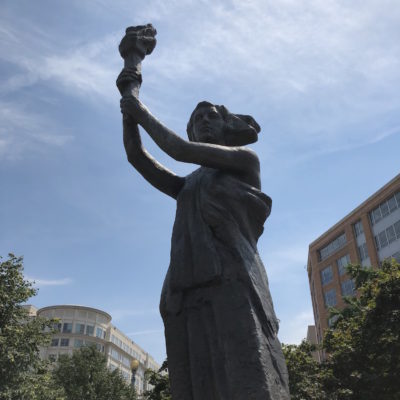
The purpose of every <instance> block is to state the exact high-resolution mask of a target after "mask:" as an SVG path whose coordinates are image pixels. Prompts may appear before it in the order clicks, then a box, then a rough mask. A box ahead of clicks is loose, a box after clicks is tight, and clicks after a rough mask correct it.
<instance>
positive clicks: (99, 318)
mask: <svg viewBox="0 0 400 400" xmlns="http://www.w3.org/2000/svg"><path fill="white" fill-rule="evenodd" d="M36 315H37V316H40V317H45V318H57V319H58V320H59V322H58V323H57V326H55V328H56V331H57V332H56V333H55V334H54V335H53V337H52V340H51V343H50V345H49V346H48V347H46V348H43V349H42V350H41V357H42V358H44V359H50V360H56V359H57V358H58V356H59V355H60V354H72V352H73V350H74V349H78V348H80V347H82V346H85V345H91V344H95V345H96V346H97V348H98V350H99V351H101V352H102V353H104V354H105V355H106V357H107V365H108V367H109V368H110V369H112V370H113V369H116V368H118V369H119V370H120V371H121V373H122V375H123V376H124V378H125V379H126V380H127V381H128V382H131V379H132V371H131V363H132V361H134V360H135V359H136V360H138V361H139V368H138V370H137V372H136V379H135V386H136V390H137V392H138V393H139V394H141V393H143V391H144V390H147V389H148V387H147V385H146V383H145V381H144V371H145V370H146V369H148V368H150V369H153V370H157V369H158V368H159V365H158V364H157V363H156V362H155V360H154V359H153V357H151V356H150V355H149V353H146V352H145V351H144V350H143V349H142V348H141V347H139V346H138V345H137V344H136V343H135V342H134V341H133V340H132V339H130V338H129V337H128V336H126V335H125V334H124V333H122V332H121V331H120V330H118V329H117V328H116V327H115V326H113V325H112V324H111V315H109V314H107V313H106V312H104V311H102V310H98V309H96V308H91V307H85V306H78V305H56V306H49V307H44V308H41V309H39V310H38V311H37V313H36Z"/></svg>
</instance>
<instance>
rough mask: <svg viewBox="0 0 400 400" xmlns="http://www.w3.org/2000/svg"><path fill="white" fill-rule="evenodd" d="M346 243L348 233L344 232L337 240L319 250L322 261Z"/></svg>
mask: <svg viewBox="0 0 400 400" xmlns="http://www.w3.org/2000/svg"><path fill="white" fill-rule="evenodd" d="M345 244H346V234H345V233H343V234H341V235H340V236H339V237H337V238H336V239H335V240H332V242H330V243H329V244H328V245H326V246H325V247H323V248H322V249H320V250H319V259H320V261H322V260H325V259H326V258H328V257H329V256H330V255H331V254H333V253H335V252H336V251H338V250H339V249H341V248H342V247H343V246H344V245H345Z"/></svg>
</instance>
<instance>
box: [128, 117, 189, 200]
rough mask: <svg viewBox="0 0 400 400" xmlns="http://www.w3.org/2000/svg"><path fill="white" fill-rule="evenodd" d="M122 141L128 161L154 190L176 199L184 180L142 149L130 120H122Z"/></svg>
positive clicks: (137, 134)
mask: <svg viewBox="0 0 400 400" xmlns="http://www.w3.org/2000/svg"><path fill="white" fill-rule="evenodd" d="M123 124H124V126H123V135H124V136H123V139H124V146H125V151H126V155H127V157H128V161H129V162H130V163H131V164H132V165H133V167H134V168H135V169H136V170H137V171H138V172H139V173H140V174H141V175H142V176H143V177H144V178H145V179H146V180H147V181H148V182H149V183H151V184H152V185H153V186H154V187H155V188H157V189H158V190H160V191H161V192H163V193H165V194H167V195H168V196H171V197H173V198H174V199H176V198H177V196H178V194H179V192H180V190H181V189H182V187H183V185H184V182H185V178H182V177H180V176H177V175H175V174H174V173H173V172H171V171H170V170H168V169H167V168H165V167H164V166H163V165H161V164H160V163H159V162H157V161H156V160H155V159H154V158H153V157H152V156H151V155H150V154H149V153H148V152H147V151H146V149H145V148H144V147H143V145H142V140H141V138H140V133H139V128H138V126H137V124H136V123H135V122H134V121H133V120H132V118H124V122H123Z"/></svg>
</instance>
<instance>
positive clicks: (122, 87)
mask: <svg viewBox="0 0 400 400" xmlns="http://www.w3.org/2000/svg"><path fill="white" fill-rule="evenodd" d="M156 34H157V31H156V30H155V29H154V27H153V25H151V24H147V25H139V26H130V27H129V28H127V29H126V31H125V36H124V37H123V38H122V40H121V43H120V45H119V53H120V54H121V57H122V58H123V59H124V68H123V69H122V71H121V73H120V74H119V76H118V78H117V82H116V83H117V87H118V90H119V92H120V93H121V95H122V96H129V95H132V96H135V97H136V98H137V97H139V89H140V85H141V84H142V61H143V59H144V58H145V56H147V55H148V54H151V52H152V51H153V50H154V47H155V46H156V42H157V41H156V38H155V36H156Z"/></svg>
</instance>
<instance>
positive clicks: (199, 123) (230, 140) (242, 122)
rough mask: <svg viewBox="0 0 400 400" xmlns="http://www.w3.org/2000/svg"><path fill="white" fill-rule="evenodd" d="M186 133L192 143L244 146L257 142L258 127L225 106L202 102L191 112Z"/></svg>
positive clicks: (250, 119) (252, 121)
mask: <svg viewBox="0 0 400 400" xmlns="http://www.w3.org/2000/svg"><path fill="white" fill-rule="evenodd" d="M186 131H187V134H188V137H189V140H190V141H192V142H202V143H213V144H220V145H225V146H244V145H246V144H250V143H254V142H256V141H257V139H258V137H257V134H258V132H260V126H259V125H258V124H257V122H256V121H255V120H254V119H253V118H252V117H251V116H249V115H240V114H232V113H230V112H229V111H228V110H227V108H226V107H225V106H218V105H215V104H212V103H209V102H207V101H202V102H200V103H199V104H197V106H196V108H195V109H194V111H193V112H192V115H191V116H190V119H189V122H188V125H187V129H186Z"/></svg>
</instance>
